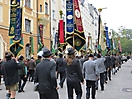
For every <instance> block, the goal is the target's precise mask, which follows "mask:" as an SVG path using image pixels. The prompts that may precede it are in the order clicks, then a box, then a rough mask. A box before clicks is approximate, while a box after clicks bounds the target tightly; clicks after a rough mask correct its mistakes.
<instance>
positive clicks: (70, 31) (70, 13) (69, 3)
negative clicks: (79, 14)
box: [66, 0, 74, 46]
mask: <svg viewBox="0 0 132 99" xmlns="http://www.w3.org/2000/svg"><path fill="white" fill-rule="evenodd" d="M73 1H74V0H66V41H67V43H68V44H70V45H71V46H74V44H73V35H74V10H73Z"/></svg>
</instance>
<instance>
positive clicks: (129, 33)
mask: <svg viewBox="0 0 132 99" xmlns="http://www.w3.org/2000/svg"><path fill="white" fill-rule="evenodd" d="M118 30H119V31H118V32H116V31H114V30H113V29H112V38H116V49H115V51H113V53H117V51H118V39H117V38H118V37H120V42H121V47H122V51H123V52H122V53H124V54H128V53H132V46H131V45H132V29H126V28H125V27H123V26H120V28H119V29H118Z"/></svg>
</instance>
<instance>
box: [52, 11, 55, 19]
mask: <svg viewBox="0 0 132 99" xmlns="http://www.w3.org/2000/svg"><path fill="white" fill-rule="evenodd" d="M52 15H53V19H55V10H52Z"/></svg>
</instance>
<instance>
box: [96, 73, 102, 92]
mask: <svg viewBox="0 0 132 99" xmlns="http://www.w3.org/2000/svg"><path fill="white" fill-rule="evenodd" d="M100 86H101V90H104V73H100ZM96 87H98V80H96Z"/></svg>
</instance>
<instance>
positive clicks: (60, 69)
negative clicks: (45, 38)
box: [56, 53, 66, 88]
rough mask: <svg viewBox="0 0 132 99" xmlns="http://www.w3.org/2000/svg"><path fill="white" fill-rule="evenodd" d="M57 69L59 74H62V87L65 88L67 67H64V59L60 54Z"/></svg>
mask: <svg viewBox="0 0 132 99" xmlns="http://www.w3.org/2000/svg"><path fill="white" fill-rule="evenodd" d="M56 67H57V72H58V74H60V83H59V85H60V87H61V88H63V83H64V81H65V77H66V74H65V66H64V58H63V55H62V54H61V53H60V54H59V58H58V59H57V60H56Z"/></svg>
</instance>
